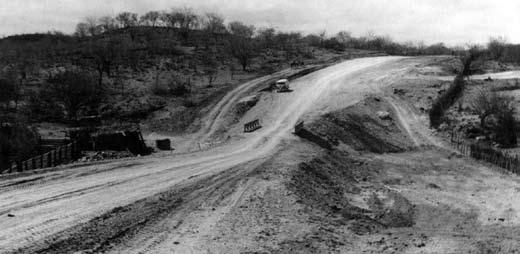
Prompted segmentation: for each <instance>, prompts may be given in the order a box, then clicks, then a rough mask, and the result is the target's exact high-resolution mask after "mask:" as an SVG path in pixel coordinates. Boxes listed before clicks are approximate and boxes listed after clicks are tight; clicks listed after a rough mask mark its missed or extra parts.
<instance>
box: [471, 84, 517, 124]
mask: <svg viewBox="0 0 520 254" xmlns="http://www.w3.org/2000/svg"><path fill="white" fill-rule="evenodd" d="M512 102H513V99H512V98H511V97H507V96H501V95H499V94H498V93H496V92H492V91H490V90H488V89H483V88H481V89H478V90H477V92H476V94H475V96H474V98H473V100H471V107H472V109H473V111H474V112H475V113H476V114H477V115H478V116H479V119H480V126H481V127H482V128H487V126H486V119H487V118H488V117H489V116H491V115H494V114H498V113H500V112H501V111H504V110H505V111H507V110H509V109H512V108H513V106H512V105H513V104H512Z"/></svg>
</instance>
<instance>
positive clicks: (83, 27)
mask: <svg viewBox="0 0 520 254" xmlns="http://www.w3.org/2000/svg"><path fill="white" fill-rule="evenodd" d="M74 35H75V36H77V37H80V38H83V37H87V36H88V35H89V33H88V24H87V23H84V22H80V23H78V24H77V25H76V32H74Z"/></svg>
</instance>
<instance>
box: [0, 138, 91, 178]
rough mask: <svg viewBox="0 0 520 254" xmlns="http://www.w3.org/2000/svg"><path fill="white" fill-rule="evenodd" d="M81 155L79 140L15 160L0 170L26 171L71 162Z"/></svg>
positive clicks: (11, 171)
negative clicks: (22, 159)
mask: <svg viewBox="0 0 520 254" xmlns="http://www.w3.org/2000/svg"><path fill="white" fill-rule="evenodd" d="M80 155H81V150H80V147H79V145H78V143H77V142H72V143H69V144H67V145H63V146H60V147H58V148H56V149H54V150H51V151H49V152H47V153H44V154H41V155H38V156H35V157H32V158H30V159H28V160H25V161H20V162H14V163H12V165H11V167H10V168H8V169H6V170H4V171H2V172H0V173H1V174H7V173H14V172H24V171H28V170H35V169H40V168H48V167H55V166H58V165H61V164H65V163H69V162H71V161H73V160H75V159H77V158H79V156H80Z"/></svg>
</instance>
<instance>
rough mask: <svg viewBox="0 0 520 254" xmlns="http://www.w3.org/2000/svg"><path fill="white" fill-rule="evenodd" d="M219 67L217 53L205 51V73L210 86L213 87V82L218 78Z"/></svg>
mask: <svg viewBox="0 0 520 254" xmlns="http://www.w3.org/2000/svg"><path fill="white" fill-rule="evenodd" d="M218 66H219V64H218V62H217V57H216V54H215V52H213V51H212V50H206V51H204V58H203V71H204V74H205V75H206V77H207V78H208V86H211V85H213V81H215V79H216V78H217V75H218Z"/></svg>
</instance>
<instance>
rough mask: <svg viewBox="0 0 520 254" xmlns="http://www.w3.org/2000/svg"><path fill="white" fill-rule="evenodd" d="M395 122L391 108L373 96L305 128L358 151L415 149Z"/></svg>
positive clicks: (395, 117)
mask: <svg viewBox="0 0 520 254" xmlns="http://www.w3.org/2000/svg"><path fill="white" fill-rule="evenodd" d="M395 119H397V116H396V113H395V112H394V110H393V108H392V107H391V106H390V104H388V103H387V102H386V101H385V100H384V99H382V98H381V97H379V96H371V97H367V98H366V99H365V100H363V101H362V102H360V103H357V104H356V105H354V106H351V107H348V108H346V109H342V110H338V111H334V112H330V113H327V114H325V115H324V116H322V117H321V118H320V119H319V120H317V121H314V122H312V123H310V124H308V125H307V127H306V128H307V129H309V130H310V131H311V132H313V133H316V134H317V135H319V136H322V137H325V138H326V139H328V140H334V141H337V142H336V143H341V144H342V146H348V147H350V148H353V149H354V150H357V151H365V152H374V153H384V152H403V151H406V150H410V149H412V148H413V142H411V140H410V139H409V137H408V135H407V134H406V132H404V131H403V128H402V127H401V126H400V125H399V123H398V122H397V121H395Z"/></svg>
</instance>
